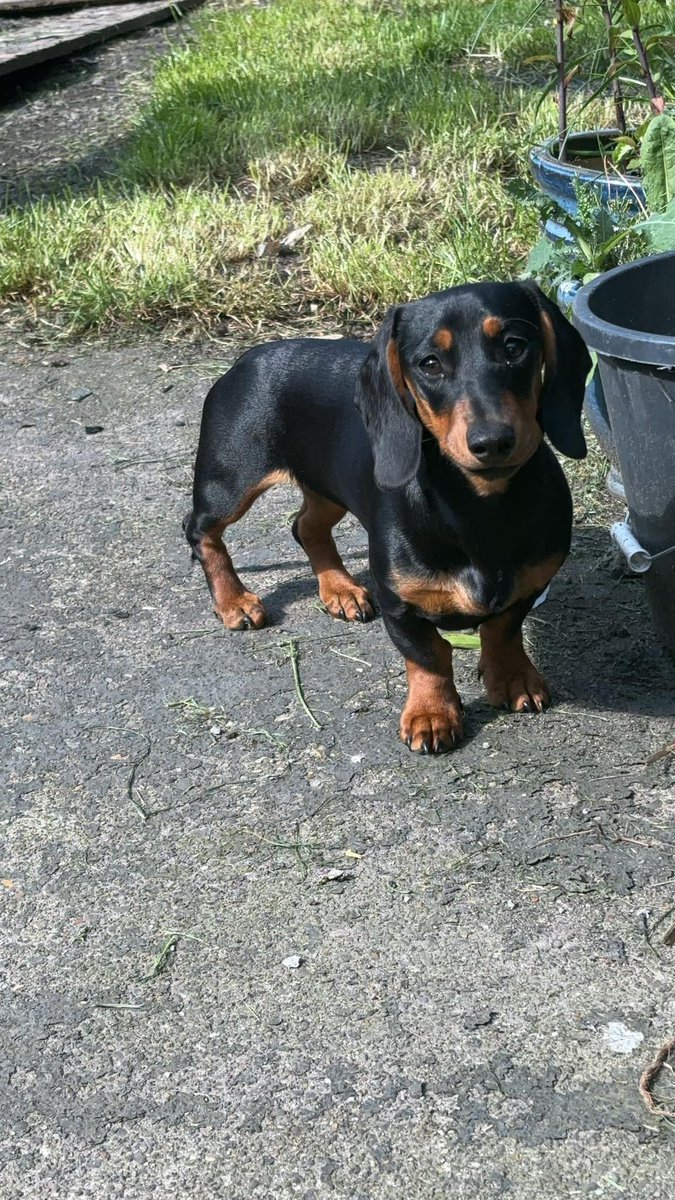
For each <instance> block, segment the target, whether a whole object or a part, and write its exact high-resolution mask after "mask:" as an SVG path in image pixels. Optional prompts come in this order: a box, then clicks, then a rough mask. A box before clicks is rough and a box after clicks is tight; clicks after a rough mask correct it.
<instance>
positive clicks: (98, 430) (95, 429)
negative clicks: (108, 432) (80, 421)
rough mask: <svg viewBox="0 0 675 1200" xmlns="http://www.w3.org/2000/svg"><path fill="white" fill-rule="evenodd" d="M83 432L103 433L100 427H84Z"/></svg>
mask: <svg viewBox="0 0 675 1200" xmlns="http://www.w3.org/2000/svg"><path fill="white" fill-rule="evenodd" d="M84 432H85V433H103V426H102V425H85V427H84Z"/></svg>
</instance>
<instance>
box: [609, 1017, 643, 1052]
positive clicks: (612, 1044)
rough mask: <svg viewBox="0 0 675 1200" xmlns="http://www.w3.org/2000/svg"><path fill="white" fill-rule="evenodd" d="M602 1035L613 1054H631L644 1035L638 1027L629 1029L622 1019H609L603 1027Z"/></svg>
mask: <svg viewBox="0 0 675 1200" xmlns="http://www.w3.org/2000/svg"><path fill="white" fill-rule="evenodd" d="M602 1036H603V1039H604V1041H606V1042H607V1045H608V1046H609V1048H610V1050H613V1051H614V1053H615V1054H632V1053H633V1051H634V1050H637V1048H638V1046H639V1045H640V1043H641V1042H644V1040H645V1035H644V1033H640V1030H639V1029H629V1028H628V1026H627V1025H624V1023H623V1021H609V1022H608V1024H607V1025H605V1026H604V1027H603V1030H602Z"/></svg>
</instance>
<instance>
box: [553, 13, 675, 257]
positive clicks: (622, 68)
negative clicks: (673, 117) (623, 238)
mask: <svg viewBox="0 0 675 1200" xmlns="http://www.w3.org/2000/svg"><path fill="white" fill-rule="evenodd" d="M553 4H554V8H555V28H556V38H555V55H550V56H549V55H547V56H544V57H543V61H548V62H551V63H552V64H554V65H555V73H554V76H553V78H552V79H551V81H550V83H549V84H548V86H547V87H546V88H545V89H544V93H543V97H545V96H546V95H548V94H549V93H550V92H551V91H552V90H554V89H556V90H557V105H558V133H557V134H556V135H555V136H553V137H550V138H548V139H547V141H545V142H544V143H543V145H541V146H537V147H535V148H534V149H533V150H532V151H531V153H530V162H531V167H532V173H533V175H534V178H535V180H536V182H537V185H538V186H539V188H540V189H541V191H542V192H543V194H544V195H545V196H547V197H548V198H549V200H550V201H552V202H553V204H554V205H555V206H556V209H557V215H556V214H555V213H549V215H548V217H547V222H546V231H547V233H548V235H549V237H551V238H553V239H556V238H558V239H563V240H564V239H566V238H569V229H568V228H567V225H566V221H565V217H566V216H568V217H571V218H573V219H574V218H575V217H576V216H577V215H578V212H579V192H580V189H581V188H584V189H589V190H591V191H592V192H593V193H594V195H595V197H596V200H597V202H598V204H599V205H600V206H601V207H606V208H608V209H611V208H612V206H614V205H616V204H617V203H618V204H620V205H621V206H622V207H623V209H624V211H625V212H626V213H628V214H630V213H632V214H633V215H640V213H642V211H643V209H644V205H645V199H646V198H645V193H644V189H643V186H642V182H641V169H640V145H641V141H642V138H643V136H644V134H645V132H646V130H647V129H648V127H649V124H650V121H651V119H652V117H654V116H658V115H659V114H661V113H662V112H663V111H664V108H665V100H664V96H663V94H662V87H661V79H662V76H663V73H664V68H667V67H668V65H669V64H672V62H673V50H674V48H675V29H673V30H671V29H670V26H669V25H668V24H667V19H668V18H667V14H666V15H665V16H663V17H662V19H661V21H660V22H659V23H658V24H657V23H656V22H651V23H645V17H644V11H643V8H642V7H641V0H583V2H582V3H580V4H569V3H568V2H567V0H553ZM664 22H666V23H665V24H664ZM600 23H602V27H603V28H604V33H605V42H606V46H605V51H604V54H603V56H602V58H600V56H599V51H598V40H599V39H598V25H599V24H600ZM530 61H542V58H541V57H539V58H537V59H531V60H530ZM598 63H600V66H598ZM654 64H655V65H654ZM666 74H667V71H666ZM575 80H576V81H577V83H578V82H579V80H583V81H584V83H585V87H584V88H578V87H576V90H575V91H574V92H573V91H572V90H571V89H572V85H573V81H575ZM608 93H609V94H611V98H612V104H613V109H614V120H615V125H614V127H613V128H610V129H605V128H601V129H583V128H582V129H581V130H579V131H577V132H572V131H571V129H570V115H569V114H570V107H571V98H573V99H574V101H575V103H576V107H577V114H576V115H577V120H578V119H580V118H581V117H582V115H583V113H584V111H585V110H586V108H587V107H588V105H589V104H590V103H591V102H592V101H593V100H595V99H596V98H597V97H599V96H603V95H606V94H608ZM543 97H542V98H543ZM635 103H638V104H642V105H643V106H644V105H645V103H647V104H648V106H649V111H648V115H647V117H646V119H644V117H643V119H642V120H641V121H640V124H639V125H638V126H637V127H635V128H631V127H630V126H629V123H628V119H627V109H628V106H630V105H634V104H635Z"/></svg>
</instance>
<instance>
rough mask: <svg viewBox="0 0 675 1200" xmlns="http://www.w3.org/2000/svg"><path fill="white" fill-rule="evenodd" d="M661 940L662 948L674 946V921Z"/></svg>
mask: <svg viewBox="0 0 675 1200" xmlns="http://www.w3.org/2000/svg"><path fill="white" fill-rule="evenodd" d="M661 940H662V942H663V944H664V946H675V921H673V923H672V925H671V926H670V928H669V929H667V930H666V932H665V933H664V935H663V938H662V939H661Z"/></svg>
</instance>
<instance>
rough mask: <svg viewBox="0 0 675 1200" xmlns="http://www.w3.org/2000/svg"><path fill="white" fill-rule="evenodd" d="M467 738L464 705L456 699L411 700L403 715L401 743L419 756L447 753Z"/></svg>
mask: <svg viewBox="0 0 675 1200" xmlns="http://www.w3.org/2000/svg"><path fill="white" fill-rule="evenodd" d="M463 737H464V721H463V718H462V706H461V702H460V700H459V697H457V699H456V700H442V699H441V698H440V697H438V698H432V699H430V701H428V702H427V703H422V704H420V703H419V702H416V701H415V700H414V699H409V700H408V703H407V704H406V706H405V708H404V709H403V712H402V713H401V740H402V741H403V742H405V744H406V746H407V747H408V749H409V750H412V751H414V753H415V754H447V753H448V750H452V749H453V748H454V747H455V746H456V745H457V743H458V742H461V740H462V738H463Z"/></svg>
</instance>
